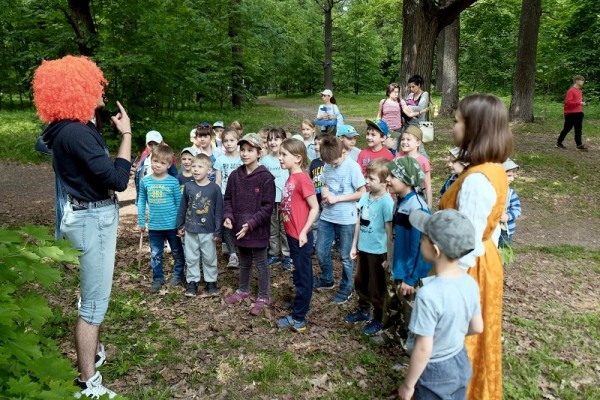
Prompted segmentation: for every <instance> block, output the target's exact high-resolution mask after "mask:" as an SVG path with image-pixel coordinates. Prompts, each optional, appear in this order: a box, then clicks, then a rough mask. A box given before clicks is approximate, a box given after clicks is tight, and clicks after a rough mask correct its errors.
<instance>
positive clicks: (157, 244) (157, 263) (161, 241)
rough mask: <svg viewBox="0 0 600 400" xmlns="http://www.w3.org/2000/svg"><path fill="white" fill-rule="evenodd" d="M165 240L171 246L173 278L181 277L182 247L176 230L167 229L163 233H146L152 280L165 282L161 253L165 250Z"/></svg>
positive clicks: (183, 261) (183, 263) (183, 260)
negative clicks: (148, 243)
mask: <svg viewBox="0 0 600 400" xmlns="http://www.w3.org/2000/svg"><path fill="white" fill-rule="evenodd" d="M165 240H166V241H167V242H169V246H171V255H172V256H173V261H174V265H173V276H178V277H180V278H181V279H183V278H184V276H183V267H184V265H185V258H184V256H183V246H182V245H181V239H180V238H179V236H177V229H167V230H164V231H155V230H149V231H148V241H149V242H150V266H151V267H152V280H154V281H161V282H164V281H165V273H164V271H163V253H164V249H165Z"/></svg>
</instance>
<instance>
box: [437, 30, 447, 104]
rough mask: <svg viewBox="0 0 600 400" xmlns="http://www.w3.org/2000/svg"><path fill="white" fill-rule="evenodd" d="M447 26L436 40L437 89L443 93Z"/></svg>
mask: <svg viewBox="0 0 600 400" xmlns="http://www.w3.org/2000/svg"><path fill="white" fill-rule="evenodd" d="M445 32H446V28H444V29H442V30H441V31H440V33H438V37H437V39H436V42H435V90H436V92H439V93H441V92H442V88H443V86H444V34H445Z"/></svg>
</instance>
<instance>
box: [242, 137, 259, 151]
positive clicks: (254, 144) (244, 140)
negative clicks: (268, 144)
mask: <svg viewBox="0 0 600 400" xmlns="http://www.w3.org/2000/svg"><path fill="white" fill-rule="evenodd" d="M243 143H248V144H249V145H250V146H252V147H256V148H257V149H258V150H260V149H262V140H260V135H259V134H258V133H247V134H245V135H244V137H243V138H241V139H240V140H239V141H238V146H241V145H242V144H243Z"/></svg>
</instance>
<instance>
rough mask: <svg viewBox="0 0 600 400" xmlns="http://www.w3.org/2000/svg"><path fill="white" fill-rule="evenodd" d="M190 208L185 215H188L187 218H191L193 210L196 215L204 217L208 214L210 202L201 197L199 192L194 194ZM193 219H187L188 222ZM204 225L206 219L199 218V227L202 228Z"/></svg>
mask: <svg viewBox="0 0 600 400" xmlns="http://www.w3.org/2000/svg"><path fill="white" fill-rule="evenodd" d="M191 203H192V206H191V207H188V209H187V211H186V213H187V215H188V217H190V216H191V213H192V211H193V210H195V213H196V215H200V216H201V215H205V214H208V211H209V210H210V206H211V203H212V201H211V200H210V199H209V198H208V197H202V191H199V192H198V193H196V195H195V196H194V198H193V199H192V201H191ZM190 220H192V221H193V219H188V221H190ZM205 224H206V217H201V218H200V224H199V225H200V226H204V225H205Z"/></svg>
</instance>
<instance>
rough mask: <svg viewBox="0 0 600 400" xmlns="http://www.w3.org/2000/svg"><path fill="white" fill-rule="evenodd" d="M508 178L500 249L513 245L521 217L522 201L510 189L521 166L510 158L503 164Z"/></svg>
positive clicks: (499, 243)
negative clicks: (513, 238) (518, 220)
mask: <svg viewBox="0 0 600 400" xmlns="http://www.w3.org/2000/svg"><path fill="white" fill-rule="evenodd" d="M502 167H503V168H504V171H506V176H507V177H508V197H507V198H506V209H505V210H504V213H503V214H502V216H501V217H500V239H499V241H498V247H499V248H502V247H505V246H507V245H508V246H510V245H511V244H512V237H513V235H514V233H515V228H516V226H517V218H519V217H520V216H521V201H520V200H519V196H517V193H516V192H515V191H514V190H513V189H511V188H510V185H511V184H512V183H513V182H514V181H515V177H516V176H517V171H518V170H519V166H518V165H517V164H516V163H515V162H514V161H513V160H511V159H510V158H509V159H508V160H506V161H504V163H503V164H502Z"/></svg>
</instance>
